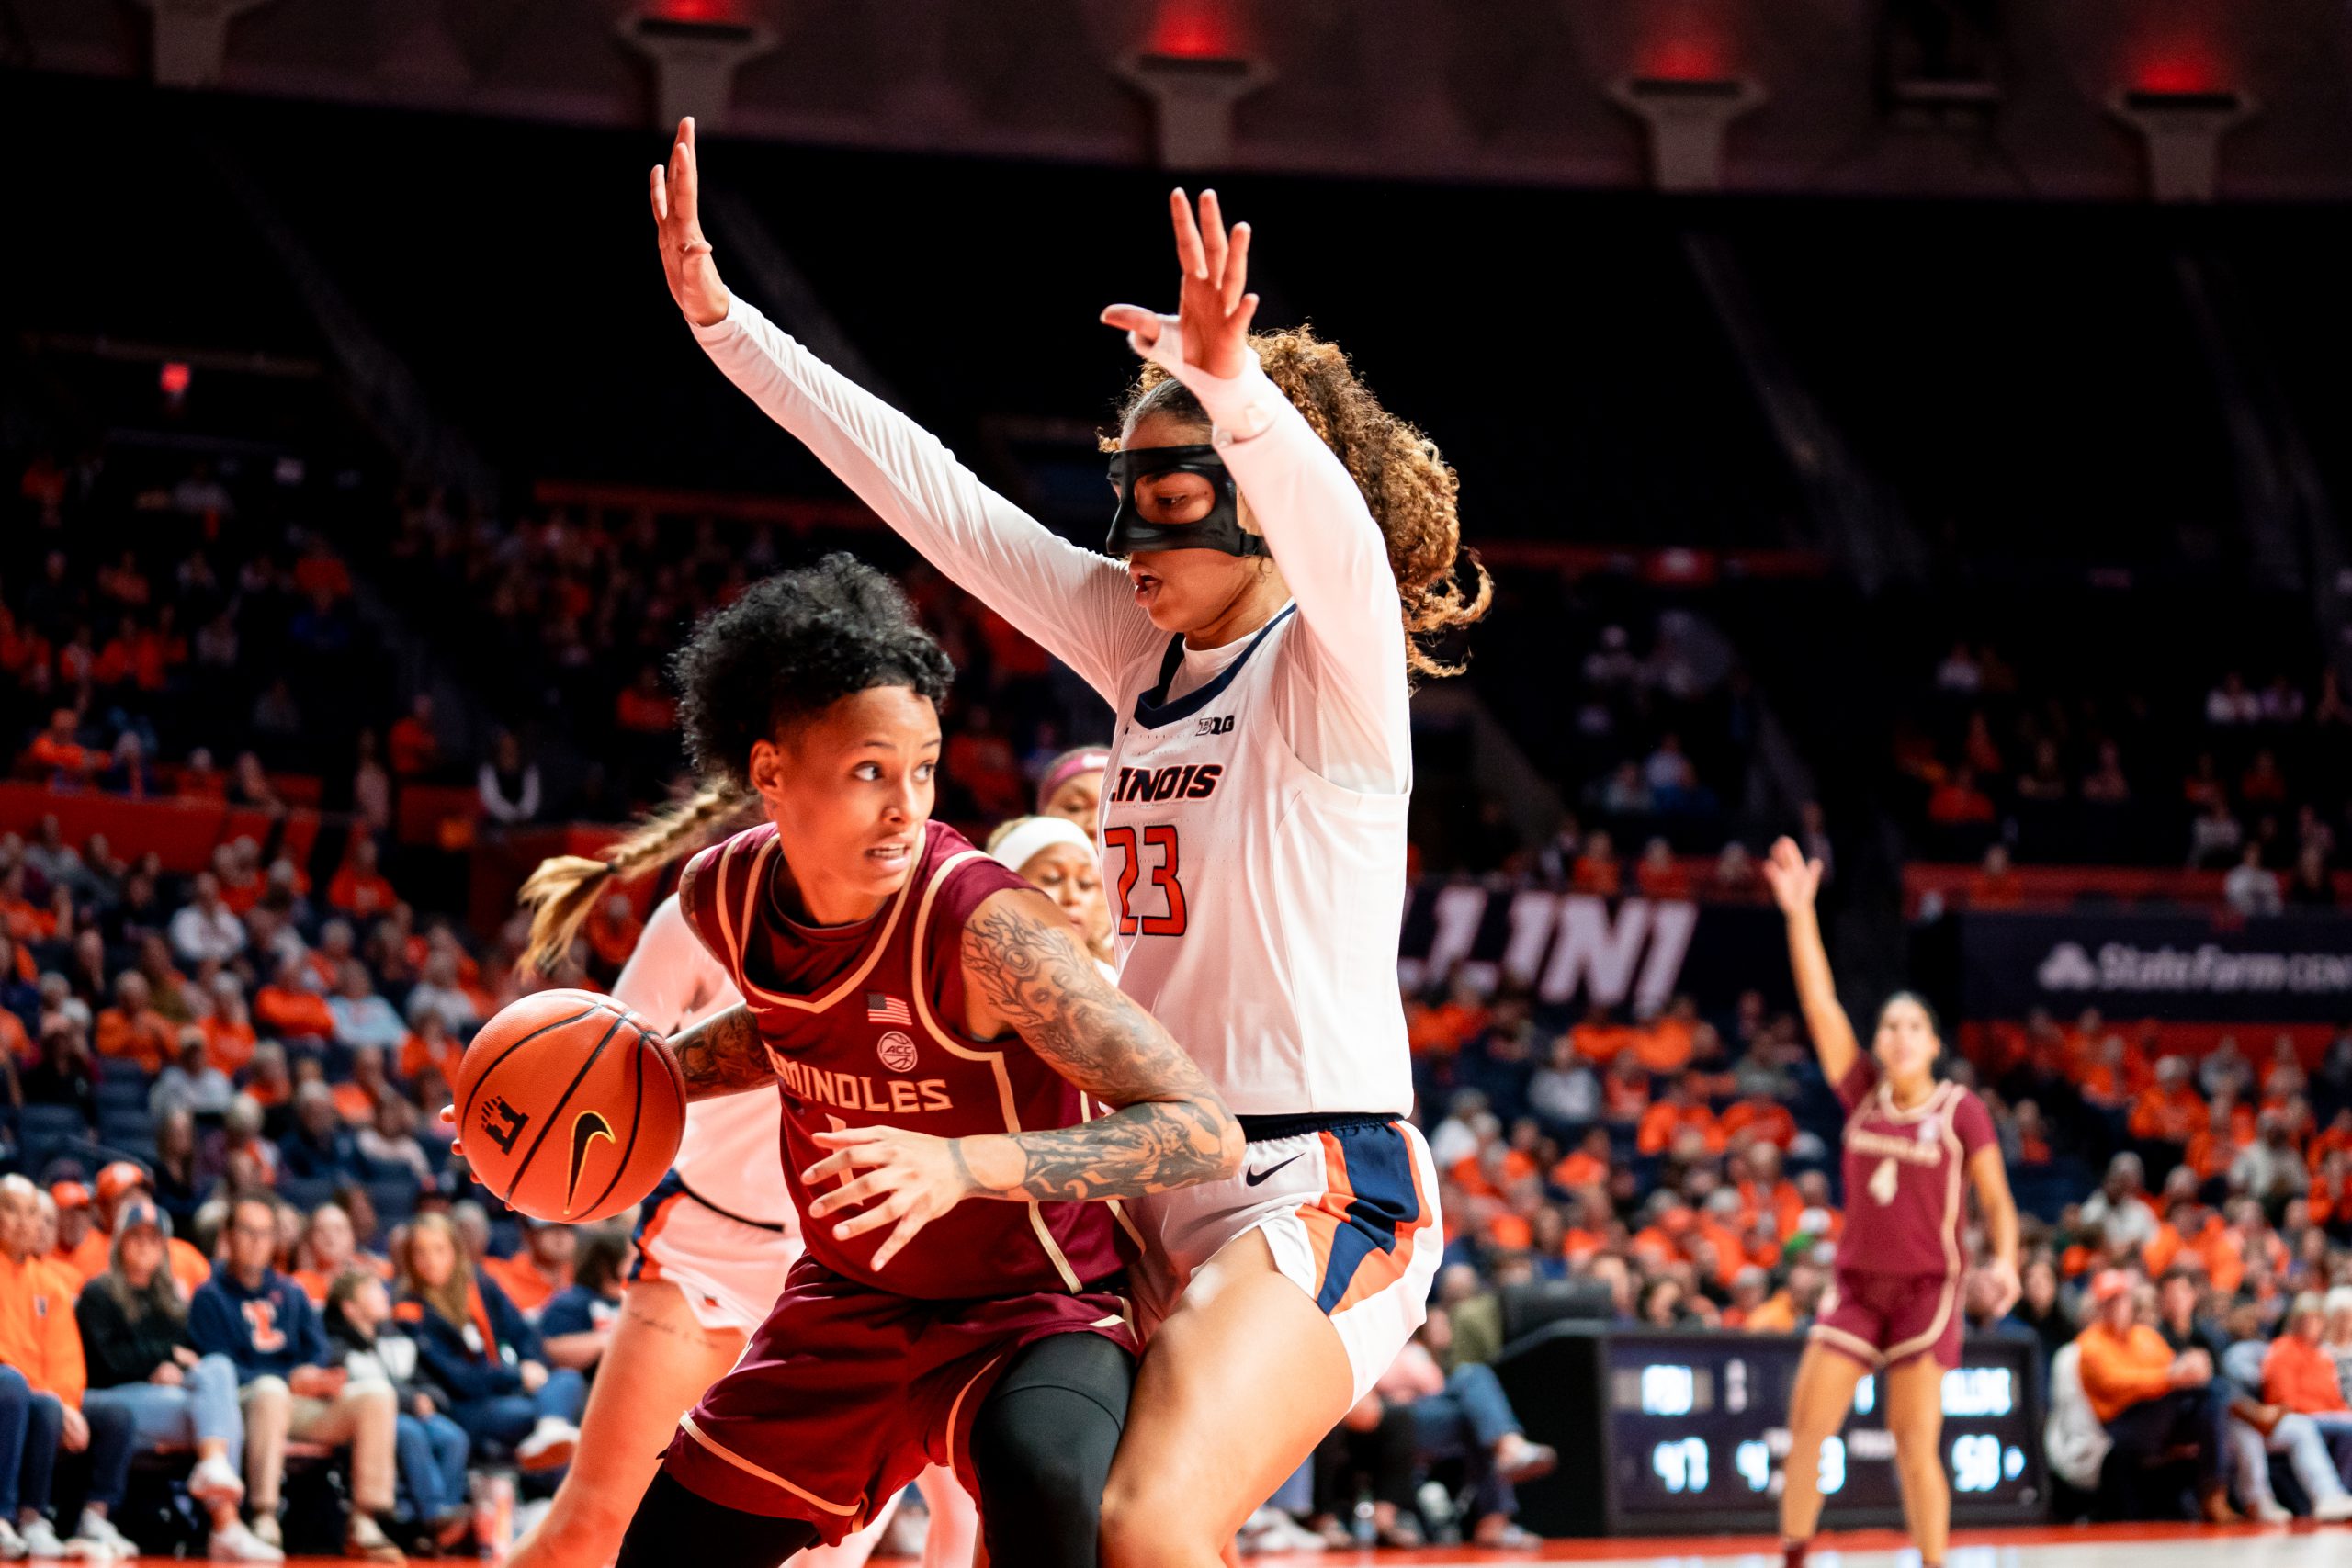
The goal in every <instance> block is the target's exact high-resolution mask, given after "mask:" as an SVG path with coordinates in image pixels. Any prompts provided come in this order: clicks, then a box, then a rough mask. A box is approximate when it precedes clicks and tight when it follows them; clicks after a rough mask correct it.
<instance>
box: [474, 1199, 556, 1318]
mask: <svg viewBox="0 0 2352 1568" xmlns="http://www.w3.org/2000/svg"><path fill="white" fill-rule="evenodd" d="M576 1245H577V1238H576V1237H575V1236H574V1235H572V1231H571V1226H570V1225H557V1224H544V1223H542V1222H539V1221H536V1220H533V1219H530V1218H528V1217H527V1216H526V1217H525V1218H524V1221H523V1250H522V1251H521V1252H519V1253H516V1254H515V1256H514V1257H512V1258H483V1259H482V1260H481V1271H482V1272H483V1273H485V1274H487V1275H489V1276H490V1277H491V1278H492V1280H496V1281H497V1282H498V1286H499V1288H500V1289H501V1290H503V1291H504V1292H506V1296H507V1299H508V1300H510V1301H512V1302H513V1303H515V1306H516V1308H517V1309H519V1310H520V1311H521V1312H522V1314H523V1315H524V1316H525V1317H527V1318H530V1319H532V1320H533V1321H534V1322H536V1321H537V1318H538V1315H539V1309H540V1308H541V1307H543V1306H545V1305H547V1304H548V1303H549V1302H550V1301H553V1300H554V1299H555V1298H556V1296H557V1295H558V1294H560V1292H564V1291H567V1290H569V1289H571V1258H572V1253H573V1250H574V1248H575V1247H576Z"/></svg>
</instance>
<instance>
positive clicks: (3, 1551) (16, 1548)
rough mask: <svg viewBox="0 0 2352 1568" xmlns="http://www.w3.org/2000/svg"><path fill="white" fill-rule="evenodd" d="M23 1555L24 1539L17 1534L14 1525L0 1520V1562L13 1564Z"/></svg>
mask: <svg viewBox="0 0 2352 1568" xmlns="http://www.w3.org/2000/svg"><path fill="white" fill-rule="evenodd" d="M24 1554H25V1538H24V1537H23V1536H20V1535H18V1534H17V1527H16V1526H15V1525H12V1524H10V1523H9V1522H8V1521H7V1520H6V1519H0V1561H5V1562H16V1561H17V1560H18V1559H19V1558H21V1557H23V1556H24Z"/></svg>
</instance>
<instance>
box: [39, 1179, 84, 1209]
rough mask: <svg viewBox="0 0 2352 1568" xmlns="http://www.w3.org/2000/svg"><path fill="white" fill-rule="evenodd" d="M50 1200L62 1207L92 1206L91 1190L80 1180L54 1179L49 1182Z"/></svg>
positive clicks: (78, 1207) (81, 1207)
mask: <svg viewBox="0 0 2352 1568" xmlns="http://www.w3.org/2000/svg"><path fill="white" fill-rule="evenodd" d="M49 1196H50V1201H51V1202H53V1203H55V1204H56V1205H57V1206H58V1207H59V1208H61V1209H86V1208H88V1207H89V1206H90V1190H89V1189H88V1188H86V1187H85V1186H83V1185H82V1184H81V1183H80V1182H78V1181H52V1182H51V1183H50V1184H49Z"/></svg>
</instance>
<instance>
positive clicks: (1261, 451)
mask: <svg viewBox="0 0 2352 1568" xmlns="http://www.w3.org/2000/svg"><path fill="white" fill-rule="evenodd" d="M1169 216H1170V220H1171V221H1172V222H1173V224H1174V226H1175V231H1176V256H1177V261H1178V263H1179V265H1181V267H1182V286H1181V289H1180V293H1179V304H1178V311H1177V314H1176V315H1173V316H1163V315H1159V314H1158V313H1156V312H1154V311H1151V310H1146V309H1144V308H1143V307H1141V306H1139V305H1114V306H1112V307H1111V308H1110V309H1108V310H1104V311H1103V321H1104V322H1105V323H1106V324H1108V325H1110V326H1114V327H1117V328H1119V329H1121V330H1122V331H1124V332H1125V333H1126V334H1127V342H1128V344H1129V345H1130V346H1132V347H1133V348H1134V349H1135V351H1136V353H1137V354H1140V355H1143V356H1144V357H1145V358H1147V359H1149V360H1150V361H1152V362H1153V363H1154V364H1156V365H1158V366H1159V367H1161V368H1162V369H1164V370H1166V371H1167V372H1168V373H1169V374H1170V375H1171V376H1173V377H1175V378H1176V379H1177V380H1179V381H1182V383H1183V384H1184V385H1185V387H1187V388H1188V389H1191V391H1192V392H1193V395H1194V396H1195V397H1197V398H1199V399H1200V400H1201V406H1202V408H1204V410H1206V411H1207V412H1208V416H1209V419H1210V420H1211V422H1212V423H1214V425H1215V427H1216V434H1215V439H1216V445H1217V448H1218V455H1219V456H1220V457H1223V458H1224V459H1225V464H1226V467H1227V468H1230V469H1231V470H1232V471H1233V482H1234V486H1235V488H1236V489H1238V490H1239V491H1240V492H1241V494H1242V496H1243V497H1244V498H1245V499H1246V500H1248V502H1250V516H1251V518H1252V520H1253V521H1254V522H1255V523H1256V524H1257V525H1258V527H1259V528H1260V530H1261V531H1262V532H1263V533H1264V535H1265V537H1266V547H1267V548H1268V549H1269V550H1270V551H1272V555H1273V558H1274V564H1275V565H1277V566H1279V567H1281V568H1282V572H1283V581H1284V582H1286V583H1287V584H1288V585H1289V587H1290V592H1291V597H1292V598H1294V599H1295V600H1296V601H1297V603H1298V617H1299V622H1300V625H1301V627H1302V628H1303V629H1304V630H1305V631H1306V634H1307V636H1308V638H1309V640H1310V641H1311V642H1312V643H1313V645H1314V646H1315V648H1316V649H1317V652H1318V653H1319V654H1320V655H1321V659H1320V660H1319V665H1320V668H1319V670H1318V671H1317V675H1318V679H1317V683H1316V700H1317V703H1318V704H1321V705H1326V706H1327V707H1328V709H1329V716H1330V717H1331V718H1333V719H1336V720H1337V721H1338V722H1339V723H1340V725H1341V726H1342V727H1343V728H1345V729H1346V730H1347V731H1349V732H1351V733H1350V734H1349V735H1348V736H1347V737H1346V739H1345V740H1344V741H1343V744H1344V746H1345V749H1346V750H1348V751H1350V752H1360V753H1366V755H1365V756H1364V758H1363V761H1366V762H1371V761H1380V762H1383V763H1385V764H1386V766H1385V770H1384V771H1385V772H1386V773H1389V774H1390V775H1391V776H1392V777H1393V780H1394V783H1393V784H1391V786H1390V787H1391V788H1393V789H1395V790H1400V791H1401V790H1403V789H1405V788H1406V787H1407V785H1408V783H1409V781H1410V778H1411V767H1412V720H1411V716H1410V714H1409V712H1408V707H1407V695H1408V693H1407V682H1406V660H1405V627H1404V621H1403V619H1402V616H1401V614H1400V611H1399V608H1398V605H1397V577H1396V573H1395V572H1394V571H1393V570H1391V568H1390V566H1389V562H1388V545H1387V541H1386V540H1385V538H1383V537H1382V536H1381V532H1380V525H1379V524H1377V523H1376V522H1374V520H1373V515H1372V512H1371V509H1370V508H1369V507H1367V506H1366V505H1365V503H1364V498H1363V491H1361V490H1359V489H1358V488H1357V486H1356V481H1355V479H1354V476H1352V475H1351V474H1350V473H1349V472H1348V469H1347V466H1346V465H1345V464H1344V463H1342V462H1340V458H1339V456H1338V454H1336V453H1334V452H1333V451H1332V450H1331V448H1330V447H1329V446H1328V445H1326V444H1325V443H1324V441H1323V439H1322V438H1321V437H1320V436H1318V435H1317V434H1315V431H1314V428H1313V427H1312V426H1311V425H1309V424H1308V423H1306V416H1305V415H1304V414H1302V413H1300V412H1298V409H1297V408H1296V407H1295V405H1294V404H1293V403H1292V402H1291V400H1290V399H1288V398H1287V397H1285V396H1283V392H1282V389H1280V388H1278V387H1276V386H1275V385H1274V384H1273V382H1272V380H1270V379H1269V378H1267V376H1266V373H1265V371H1264V369H1263V368H1262V367H1261V366H1260V364H1259V362H1258V356H1257V354H1256V353H1255V351H1253V350H1252V349H1251V348H1250V321H1251V320H1252V318H1253V317H1254V316H1255V315H1256V312H1257V309H1258V297H1257V296H1256V295H1255V294H1252V293H1250V292H1249V261H1250V226H1249V225H1248V224H1247V223H1237V224H1235V225H1234V226H1233V228H1232V230H1231V231H1230V232H1229V233H1228V231H1227V229H1226V226H1225V220H1224V216H1223V214H1222V212H1221V211H1220V209H1219V207H1218V203H1217V197H1216V192H1215V191H1204V192H1203V193H1202V194H1201V202H1200V213H1199V216H1198V218H1197V219H1195V217H1194V215H1193V204H1192V203H1191V201H1190V200H1188V199H1187V198H1186V197H1185V195H1184V193H1183V192H1182V191H1181V190H1179V191H1174V192H1171V193H1170V197H1169Z"/></svg>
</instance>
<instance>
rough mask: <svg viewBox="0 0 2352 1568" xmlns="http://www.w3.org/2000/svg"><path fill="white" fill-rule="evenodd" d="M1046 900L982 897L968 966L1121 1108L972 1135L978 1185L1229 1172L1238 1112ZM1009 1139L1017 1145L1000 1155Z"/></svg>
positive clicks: (1148, 1182)
mask: <svg viewBox="0 0 2352 1568" xmlns="http://www.w3.org/2000/svg"><path fill="white" fill-rule="evenodd" d="M1033 906H1034V907H1033ZM1045 911H1046V905H1045V904H1044V900H1043V899H1042V898H1041V897H1036V896H1034V895H1027V894H1011V893H1001V894H998V895H997V896H996V897H992V898H990V899H989V901H988V902H986V903H984V904H982V905H981V906H980V908H979V909H978V911H977V912H976V913H975V914H974V916H973V917H972V919H970V920H968V921H967V922H966V923H965V927H964V975H965V978H966V979H967V981H969V982H970V983H971V985H972V986H973V987H974V989H975V990H976V992H977V993H978V996H979V998H981V1000H983V1001H984V1002H985V1003H986V1005H987V1006H988V1007H989V1010H991V1011H993V1012H994V1013H995V1014H996V1015H997V1016H998V1017H1000V1018H1001V1019H1003V1020H1004V1021H1005V1022H1007V1023H1009V1024H1010V1025H1012V1028H1013V1029H1014V1031H1015V1032H1018V1033H1019V1034H1020V1036H1021V1038H1022V1039H1023V1040H1024V1041H1025V1042H1027V1043H1028V1045H1029V1048H1030V1049H1031V1050H1033V1051H1035V1052H1036V1053H1037V1055H1039V1056H1040V1057H1042V1058H1044V1060H1045V1061H1046V1064H1047V1065H1048V1066H1052V1067H1053V1068H1054V1070H1055V1071H1057V1072H1058V1073H1060V1074H1061V1076H1062V1077H1065V1078H1067V1079H1069V1081H1070V1082H1071V1083H1073V1084H1075V1085H1076V1086H1078V1088H1080V1089H1083V1090H1084V1091H1085V1092H1086V1093H1088V1094H1090V1095H1091V1096H1093V1097H1094V1098H1095V1099H1097V1100H1101V1101H1103V1103H1104V1104H1105V1105H1110V1106H1114V1107H1117V1108H1118V1109H1117V1110H1116V1111H1114V1113H1113V1114H1111V1115H1109V1116H1105V1117H1103V1118H1102V1119H1101V1120H1099V1121H1094V1122H1085V1123H1082V1124H1080V1125H1079V1126H1075V1127H1059V1128H1054V1129H1052V1130H1049V1131H1044V1132H1035V1133H1019V1134H1012V1135H1010V1136H1006V1137H1002V1138H988V1139H971V1140H965V1141H966V1142H967V1143H969V1144H971V1145H973V1147H972V1149H971V1150H970V1152H969V1153H968V1154H967V1155H959V1157H964V1158H966V1160H967V1166H968V1168H969V1169H970V1170H971V1172H972V1178H973V1181H974V1183H975V1185H976V1186H977V1187H978V1189H979V1190H980V1191H982V1192H984V1193H987V1194H988V1195H989V1196H992V1197H998V1198H1038V1199H1050V1200H1059V1201H1076V1200H1084V1199H1100V1198H1132V1197H1136V1196H1137V1195H1139V1194H1142V1193H1146V1192H1160V1191H1165V1190H1167V1189H1169V1188H1171V1187H1186V1186H1190V1185H1191V1184H1193V1182H1196V1181H1205V1180H1210V1179H1215V1178H1216V1177H1221V1176H1226V1175H1229V1174H1231V1173H1232V1172H1233V1171H1234V1170H1235V1169H1236V1168H1238V1166H1239V1165H1240V1162H1241V1156H1242V1150H1243V1144H1242V1136H1241V1126H1240V1123H1239V1122H1236V1121H1235V1120H1234V1119H1233V1113H1232V1112H1231V1111H1227V1109H1226V1107H1225V1101H1224V1100H1222V1099H1220V1098H1219V1097H1218V1095H1217V1092H1216V1089H1214V1088H1212V1087H1211V1086H1210V1084H1209V1081H1208V1079H1207V1078H1205V1077H1203V1076H1202V1074H1201V1070H1200V1068H1199V1067H1197V1066H1193V1059H1192V1058H1191V1057H1189V1056H1187V1055H1184V1053H1183V1051H1182V1050H1181V1049H1180V1048H1179V1047H1178V1046H1177V1044H1176V1042H1175V1041H1173V1040H1171V1039H1170V1038H1169V1035H1168V1032H1167V1031H1166V1030H1164V1029H1162V1028H1161V1027H1160V1026H1159V1021H1157V1020H1155V1019H1154V1018H1153V1017H1152V1016H1151V1015H1150V1014H1149V1013H1148V1012H1146V1011H1144V1010H1143V1009H1141V1008H1140V1007H1137V1006H1136V1004H1135V1002H1133V1001H1132V1000H1130V999H1129V998H1127V997H1125V995H1123V994H1122V993H1121V992H1120V991H1119V990H1118V988H1117V987H1114V986H1113V985H1111V984H1110V983H1109V982H1108V981H1106V980H1104V979H1103V976H1102V973H1101V972H1100V971H1099V970H1097V969H1096V968H1095V967H1094V961H1093V960H1092V959H1091V958H1090V957H1089V956H1087V953H1086V952H1085V950H1084V949H1083V948H1081V947H1080V946H1079V944H1078V942H1077V941H1076V939H1075V938H1073V937H1072V936H1071V935H1070V932H1069V927H1068V925H1067V924H1066V923H1065V922H1064V921H1063V919H1061V917H1060V915H1059V914H1058V913H1053V914H1050V915H1048V914H1047V913H1046V912H1045ZM991 1145H994V1146H991ZM1006 1145H1009V1146H1010V1148H1011V1149H1012V1151H1014V1152H1015V1154H1016V1155H1017V1157H1014V1158H1000V1157H996V1156H998V1154H999V1151H1000V1150H1001V1149H1002V1148H1003V1147H1005V1146H1006Z"/></svg>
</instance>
